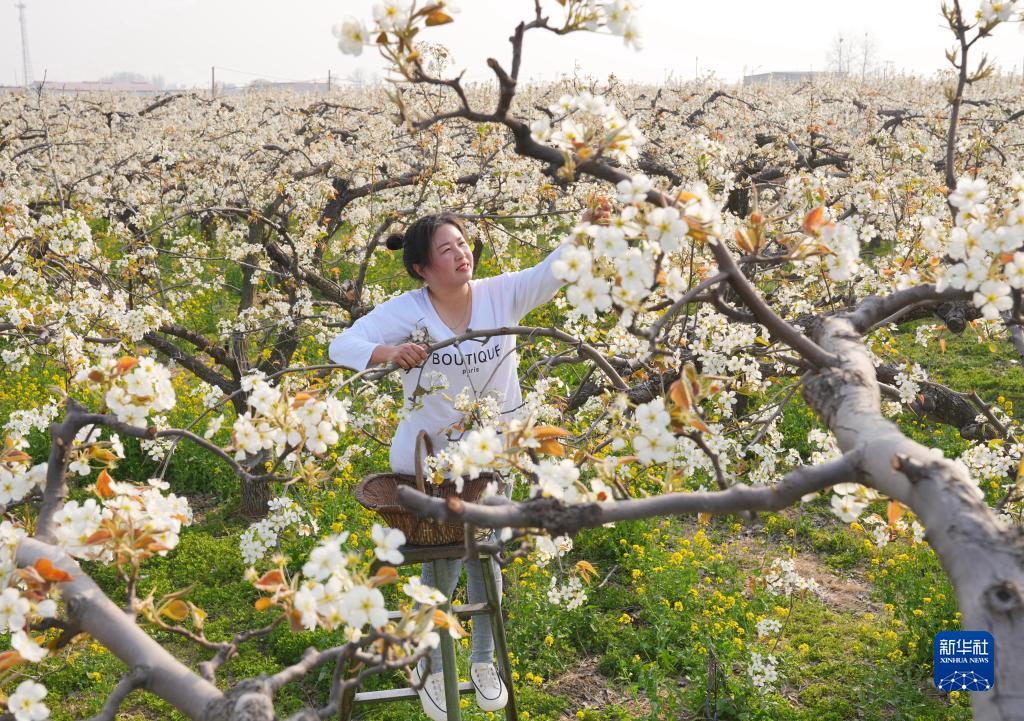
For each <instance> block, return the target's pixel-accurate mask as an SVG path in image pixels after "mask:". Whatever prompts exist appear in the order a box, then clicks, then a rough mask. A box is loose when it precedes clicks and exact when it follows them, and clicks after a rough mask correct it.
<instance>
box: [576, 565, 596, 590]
mask: <svg viewBox="0 0 1024 721" xmlns="http://www.w3.org/2000/svg"><path fill="white" fill-rule="evenodd" d="M576 572H577V573H578V574H580V578H582V579H583V582H584V583H586V584H588V585H589V584H590V580H591V579H592V578H593V577H594V576H596V575H597V569H596V568H594V566H593V565H591V563H590V561H577V562H576Z"/></svg>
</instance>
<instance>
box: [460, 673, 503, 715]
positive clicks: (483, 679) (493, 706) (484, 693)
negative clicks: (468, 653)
mask: <svg viewBox="0 0 1024 721" xmlns="http://www.w3.org/2000/svg"><path fill="white" fill-rule="evenodd" d="M469 677H470V678H471V679H473V689H474V690H475V691H476V704H477V706H479V707H480V710H481V711H497V710H498V709H503V708H505V704H507V703H508V689H506V688H505V684H503V683H502V682H501V677H500V676H498V669H496V668H495V667H494V664H493V663H474V664H473V665H472V666H470V669H469Z"/></svg>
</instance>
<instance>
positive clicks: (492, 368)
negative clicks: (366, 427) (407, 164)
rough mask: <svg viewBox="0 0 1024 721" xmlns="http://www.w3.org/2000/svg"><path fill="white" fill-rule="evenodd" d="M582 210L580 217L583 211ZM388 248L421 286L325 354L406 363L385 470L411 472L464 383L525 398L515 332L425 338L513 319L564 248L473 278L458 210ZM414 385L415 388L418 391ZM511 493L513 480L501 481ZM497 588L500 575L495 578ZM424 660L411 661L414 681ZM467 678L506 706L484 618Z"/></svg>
mask: <svg viewBox="0 0 1024 721" xmlns="http://www.w3.org/2000/svg"><path fill="white" fill-rule="evenodd" d="M588 215H589V213H588V214H587V215H585V216H584V219H586V218H587V216H588ZM387 245H388V248H390V249H392V250H398V249H401V250H402V258H403V261H404V263H405V269H406V271H407V272H408V273H409V275H410V276H412V277H413V278H415V279H417V280H421V281H423V282H424V283H425V286H424V287H422V288H418V289H417V290H412V291H409V292H407V293H403V294H402V295H400V296H397V297H395V298H392V299H391V300H388V301H386V302H384V303H381V304H380V305H378V306H377V307H376V308H374V309H373V310H372V311H371V312H370V313H368V314H367V315H365V316H363V317H361V318H360V319H359V320H357V321H356V322H355V323H354V324H353V325H352V326H351V327H350V328H348V329H347V330H345V331H344V332H343V333H341V334H340V335H338V336H337V337H336V338H335V339H334V340H333V341H331V344H330V348H329V349H328V354H329V356H330V358H331V360H333V361H334V362H336V363H339V364H341V365H344V366H347V367H349V368H353V369H355V370H363V369H364V368H367V367H368V366H371V365H374V364H377V363H397V364H398V365H399V366H401V367H402V368H404V369H405V372H404V374H403V376H402V386H403V392H404V396H405V408H404V411H405V413H406V415H405V416H404V418H403V419H402V420H401V422H400V423H399V424H398V428H397V430H396V431H395V436H394V438H393V439H392V441H391V456H390V460H391V469H392V471H394V472H396V473H413V469H414V448H415V441H416V435H417V433H418V432H419V431H420V429H425V430H426V431H427V432H428V433H429V434H430V439H431V441H432V442H433V446H434V449H435V451H436V450H441V449H443V448H444V447H445V446H447V445H448V443H449V442H451V441H455V440H458V437H459V435H460V433H459V431H457V430H455V428H453V426H455V425H456V424H458V423H459V422H460V421H461V420H462V419H463V415H462V413H460V412H459V411H457V410H456V409H455V408H454V407H453V405H452V399H454V398H456V397H457V396H458V395H459V393H460V392H462V391H464V390H466V389H468V390H469V391H470V392H471V393H472V394H473V396H474V397H481V396H483V395H484V394H496V395H497V398H498V402H499V404H500V409H501V412H502V415H503V420H507V419H508V418H509V417H510V415H511V414H512V413H514V412H515V411H516V409H518V408H519V407H520V406H521V405H522V391H521V390H520V387H519V378H518V375H517V371H518V358H517V356H516V337H515V336H495V337H490V338H470V339H468V340H464V341H462V342H461V343H457V344H454V345H451V346H447V347H445V348H443V349H441V350H439V351H434V352H432V353H430V354H429V355H428V353H427V352H426V350H425V348H424V346H423V343H424V342H425V343H427V344H434V343H437V342H440V341H444V340H448V339H450V338H453V337H455V336H458V335H461V334H463V333H465V332H466V330H467V329H469V328H474V329H489V328H500V327H502V326H508V325H516V324H518V322H519V320H520V319H521V318H522V317H523V316H525V315H526V314H527V313H529V312H530V311H531V310H533V309H534V308H536V307H537V306H539V305H541V304H543V303H546V302H547V301H549V300H551V298H552V297H554V295H555V293H557V292H558V290H559V289H560V288H561V287H562V285H563V282H562V281H561V280H559V279H558V278H556V277H555V274H554V273H553V272H552V264H553V263H554V262H555V261H556V260H557V259H558V258H559V257H560V256H561V255H562V252H563V250H564V248H566V247H567V244H564V243H563V244H562V245H561V246H559V247H558V249H556V250H555V251H554V252H552V253H551V254H549V255H548V256H547V258H545V259H544V260H543V261H541V262H540V263H539V264H537V265H535V266H533V267H532V268H528V269H526V270H521V271H518V272H515V273H504V274H502V275H498V276H494V277H490V278H476V279H475V278H473V270H474V260H473V253H472V250H471V248H470V245H469V243H468V242H467V240H466V231H465V228H464V226H463V225H462V221H461V220H460V219H459V218H458V217H457V216H455V215H452V214H449V213H443V214H439V215H427V216H424V217H422V218H420V219H418V220H417V221H416V222H414V223H413V224H412V225H411V226H409V228H408V229H407V230H406V232H405V235H404V236H402V235H393V236H391V237H390V238H388V243H387ZM434 373H440V374H441V375H443V376H444V379H445V381H446V383H447V387H446V388H444V389H443V391H441V392H432V393H427V394H426V395H424V394H423V393H424V391H423V390H422V389H421V386H425V387H428V386H429V385H432V383H433V381H432V379H433V378H435V377H436V376H433V375H432V374H434ZM417 389H421V390H420V391H419V393H418V394H417V393H416V391H417ZM508 492H509V493H510V492H511V489H508ZM446 563H448V564H449V567H448V574H447V575H448V578H449V579H450V583H451V587H450V588H442V589H440V590H441V591H442V592H443V593H445V594H446V595H448V596H449V597H451V593H452V591H453V590H454V587H455V584H456V583H457V581H458V577H459V572H460V568H461V564H462V561H461V560H459V559H453V560H451V561H446ZM466 573H467V577H468V587H469V589H468V590H469V602H470V603H482V602H484V601H485V600H486V598H485V593H484V584H483V577H482V575H481V568H480V561H479V560H472V561H468V562H467V563H466ZM422 578H423V582H424V583H426V584H429V585H435V583H434V578H433V567H432V566H431V565H430V564H425V565H424V567H423V571H422ZM496 580H497V582H498V588H499V593H500V589H501V576H500V575H498V577H497V579H496ZM424 668H425V666H421V668H419V669H415V670H414V674H413V676H414V680H416V681H417V682H418V679H419V678H420V674H422V673H423V671H424ZM430 668H431V670H432V671H433V673H431V674H430V675H429V676H428V677H427V680H426V683H425V684H424V685H423V688H422V690H421V691H420V700H421V702H422V703H423V708H424V711H426V713H427V715H428V716H429V717H430V718H432V719H436V720H437V721H443V719H445V718H446V715H445V713H446V712H445V700H444V681H443V675H442V674H441V672H440V669H441V652H440V650H439V649H435V650H434V652H433V653H432V655H431V665H430ZM470 677H471V678H472V680H473V686H474V688H475V690H476V698H477V703H478V704H479V706H480V708H481V709H482V710H484V711H496V710H498V709H501V708H504V706H505V704H506V702H507V700H508V692H507V690H506V689H505V687H504V684H502V682H501V679H500V678H499V676H498V673H497V669H495V667H494V641H493V639H492V637H491V627H490V624H488V623H485V622H483V623H477V622H474V623H473V650H472V654H471V656H470Z"/></svg>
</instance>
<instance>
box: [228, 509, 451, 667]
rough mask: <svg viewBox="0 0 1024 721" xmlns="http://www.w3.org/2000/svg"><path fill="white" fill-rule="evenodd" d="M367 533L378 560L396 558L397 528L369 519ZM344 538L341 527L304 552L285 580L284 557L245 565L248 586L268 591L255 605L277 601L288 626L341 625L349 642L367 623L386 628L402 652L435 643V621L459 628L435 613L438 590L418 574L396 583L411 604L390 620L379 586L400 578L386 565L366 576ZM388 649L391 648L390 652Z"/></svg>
mask: <svg viewBox="0 0 1024 721" xmlns="http://www.w3.org/2000/svg"><path fill="white" fill-rule="evenodd" d="M371 537H372V538H373V540H374V544H375V549H374V555H375V556H376V557H377V558H378V559H379V560H382V561H386V562H392V563H401V561H402V554H401V552H400V551H399V550H398V548H399V547H400V546H401V545H403V544H404V543H405V536H404V534H402V532H401V531H399V530H396V529H392V528H385V527H383V526H380V525H379V524H374V526H373V529H372V531H371ZM349 539H350V534H349V533H348V532H347V531H345V532H342V533H340V534H337V535H333V536H328V537H326V538H324V539H322V540H321V541H320V543H319V544H317V546H316V547H315V548H314V549H313V550H312V551H311V552H310V554H309V558H308V560H307V561H306V563H305V564H304V565H303V566H302V573H301V574H296V575H295V576H294V577H292V578H291V579H289V578H288V574H287V572H286V571H285V568H284V559H280V563H279V565H278V567H277V568H276V569H274V570H272V571H269V572H268V573H266V574H263V575H262V576H260V575H259V574H257V573H256V572H255V570H253V569H250V570H249V571H248V572H247V575H248V577H249V578H250V580H251V581H252V583H253V585H255V586H256V588H257V589H259V590H260V591H263V592H265V593H268V594H270V595H268V596H266V597H262V598H260V599H259V600H258V601H257V603H256V607H257V609H259V610H263V609H266V608H270V607H272V606H278V607H280V608H282V609H283V610H284V612H285V613H286V615H287V617H288V619H289V621H290V622H291V625H292V627H293V628H296V629H299V628H305V629H308V630H312V629H314V628H323V629H327V630H336V629H341V635H342V637H343V638H344V639H345V640H346V641H349V642H358V641H359V640H360V639H362V638H363V637H364V635H365V634H366V633H367V627H368V626H369V627H370V628H371V629H373V630H376V631H384V630H387V631H388V632H390V633H391V634H393V635H394V636H396V637H397V638H398V639H399V640H400V641H402V642H403V643H405V644H406V646H405V652H415V651H418V650H421V649H424V648H433V647H436V646H437V644H438V642H439V638H438V636H437V633H436V632H435V631H434V630H433V629H434V628H435V625H436V624H437V623H443V624H444V625H446V626H448V628H449V632H450V633H452V635H457V634H460V633H462V631H461V627H460V626H459V625H458V622H457V621H456V620H455V619H454V618H452V617H451V616H450V615H448V614H445V613H440V612H439V613H436V614H435V610H436V607H437V605H439V604H441V603H444V601H445V600H446V599H445V596H444V594H442V593H441V592H440V591H438V590H437V589H434V588H431V587H430V586H426V585H424V584H423V583H422V582H421V581H420V579H419V578H418V577H417V578H411V579H408V580H407V581H405V582H404V583H403V585H402V591H403V593H404V594H405V595H406V596H407V597H408V598H409V599H410V600H412V601H414V602H415V603H416V604H417V605H416V607H415V608H412V607H405V609H404V611H403V612H402V613H401V614H399V618H398V619H397V620H395V619H392V617H391V614H389V612H388V609H387V607H386V605H385V600H384V594H383V593H381V591H380V586H382V585H386V584H389V583H395V582H398V581H400V577H399V576H398V574H397V572H396V571H395V570H394V568H392V567H390V566H387V567H383V568H381V569H380V570H378V571H377V574H376V575H373V576H370V575H369V573H368V569H367V564H366V562H365V561H364V560H363V557H362V556H361V554H360V553H359V551H358V549H357V548H354V547H346V543H347V542H348V541H349ZM394 652H395V650H394V649H392V650H391V653H394Z"/></svg>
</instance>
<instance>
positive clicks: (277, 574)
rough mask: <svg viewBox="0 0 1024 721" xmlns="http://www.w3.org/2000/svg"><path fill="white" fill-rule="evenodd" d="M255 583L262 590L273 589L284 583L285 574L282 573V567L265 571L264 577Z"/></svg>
mask: <svg viewBox="0 0 1024 721" xmlns="http://www.w3.org/2000/svg"><path fill="white" fill-rule="evenodd" d="M253 585H254V586H256V588H258V589H260V590H261V591H273V590H275V589H277V588H278V587H280V586H282V585H284V574H282V573H281V569H279V568H275V569H274V570H273V571H269V572H267V573H265V574H264V575H263V578H261V579H260V580H258V581H257V582H256V583H255V584H253Z"/></svg>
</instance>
